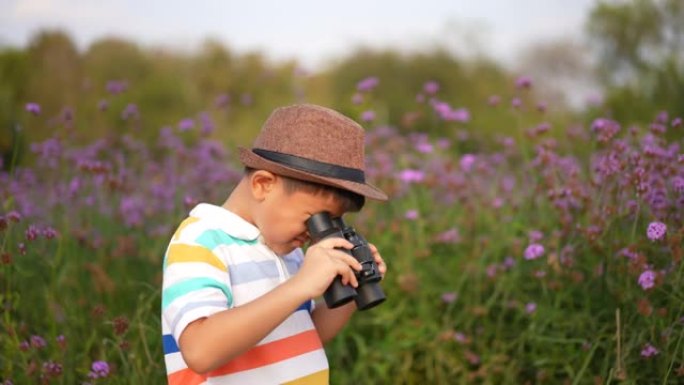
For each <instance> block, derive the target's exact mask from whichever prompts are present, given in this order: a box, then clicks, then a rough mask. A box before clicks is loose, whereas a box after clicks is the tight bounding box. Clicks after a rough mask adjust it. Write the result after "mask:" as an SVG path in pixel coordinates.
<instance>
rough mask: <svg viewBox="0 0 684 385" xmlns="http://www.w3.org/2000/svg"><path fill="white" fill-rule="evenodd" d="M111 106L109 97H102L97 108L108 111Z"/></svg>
mask: <svg viewBox="0 0 684 385" xmlns="http://www.w3.org/2000/svg"><path fill="white" fill-rule="evenodd" d="M108 108H109V102H108V101H107V99H102V100H100V101H99V102H97V109H98V110H100V111H107V109H108Z"/></svg>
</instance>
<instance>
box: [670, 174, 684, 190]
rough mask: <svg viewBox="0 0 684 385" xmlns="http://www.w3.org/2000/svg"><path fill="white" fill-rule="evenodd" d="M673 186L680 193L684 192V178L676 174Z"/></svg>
mask: <svg viewBox="0 0 684 385" xmlns="http://www.w3.org/2000/svg"><path fill="white" fill-rule="evenodd" d="M672 188H674V190H675V191H677V192H678V193H680V194H684V178H683V177H681V176H675V177H674V178H672Z"/></svg>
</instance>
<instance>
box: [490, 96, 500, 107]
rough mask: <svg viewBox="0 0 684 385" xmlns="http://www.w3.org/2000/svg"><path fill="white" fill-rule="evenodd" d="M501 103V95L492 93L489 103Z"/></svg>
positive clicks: (493, 104) (491, 104)
mask: <svg viewBox="0 0 684 385" xmlns="http://www.w3.org/2000/svg"><path fill="white" fill-rule="evenodd" d="M499 103H501V96H499V95H492V96H490V97H489V99H487V104H489V105H490V106H492V107H494V106H498V105H499Z"/></svg>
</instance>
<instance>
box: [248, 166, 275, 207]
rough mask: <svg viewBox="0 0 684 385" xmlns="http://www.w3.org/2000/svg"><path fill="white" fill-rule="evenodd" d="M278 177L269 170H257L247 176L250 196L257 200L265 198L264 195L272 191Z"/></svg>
mask: <svg viewBox="0 0 684 385" xmlns="http://www.w3.org/2000/svg"><path fill="white" fill-rule="evenodd" d="M277 179H278V177H277V176H276V175H275V174H273V173H272V172H270V171H266V170H257V171H255V172H253V173H252V175H251V176H250V178H249V186H250V188H251V190H252V196H253V197H254V199H256V200H257V201H262V200H264V199H266V196H267V195H268V194H269V193H270V192H271V191H273V189H274V187H275V184H276V181H277Z"/></svg>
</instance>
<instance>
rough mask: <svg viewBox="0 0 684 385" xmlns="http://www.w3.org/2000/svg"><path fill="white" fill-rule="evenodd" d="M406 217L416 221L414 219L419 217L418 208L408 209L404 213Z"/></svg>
mask: <svg viewBox="0 0 684 385" xmlns="http://www.w3.org/2000/svg"><path fill="white" fill-rule="evenodd" d="M404 218H406V219H408V220H410V221H414V220H416V219H418V210H415V209H413V210H408V211H406V213H405V214H404Z"/></svg>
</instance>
